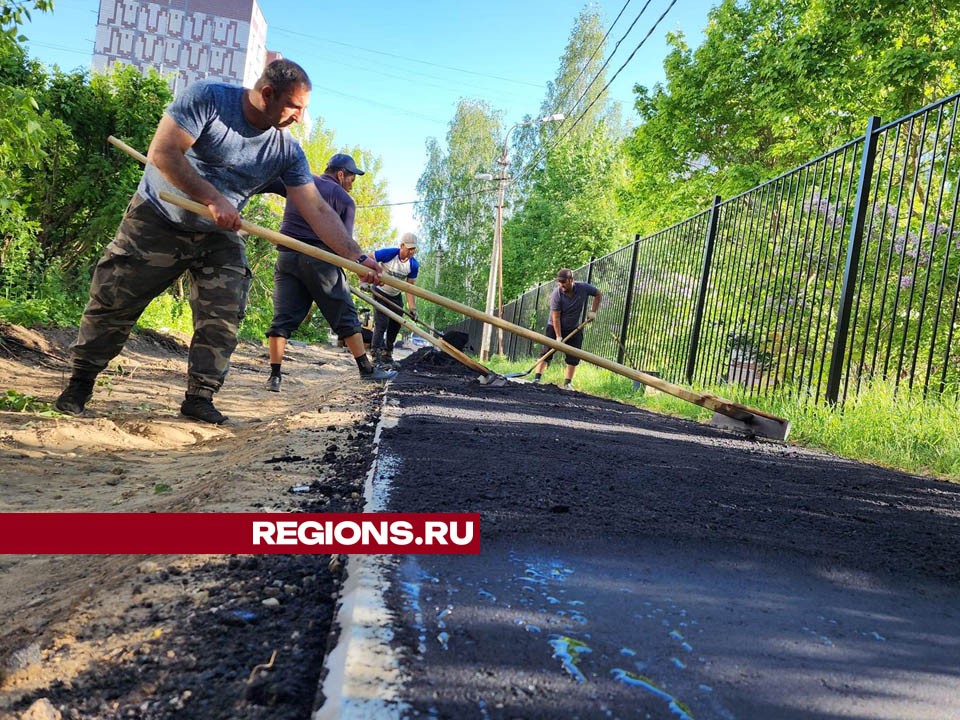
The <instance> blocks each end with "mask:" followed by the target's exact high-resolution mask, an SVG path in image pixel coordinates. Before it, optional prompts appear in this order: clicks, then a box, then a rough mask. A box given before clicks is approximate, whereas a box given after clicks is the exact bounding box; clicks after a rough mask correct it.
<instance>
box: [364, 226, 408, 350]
mask: <svg viewBox="0 0 960 720" xmlns="http://www.w3.org/2000/svg"><path fill="white" fill-rule="evenodd" d="M416 252H417V236H416V235H414V234H413V233H410V232H408V233H404V235H403V237H402V238H400V247H392V248H381V249H380V250H377V251H376V252H375V253H374V254H373V255H374V258H375V259H376V261H377V262H378V263H381V264H382V265H383V272H384V273H385V274H386V275H389V276H390V277H394V278H397V279H398V280H406V281H407V282H408V283H411V284H413V283H414V282H415V281H416V279H417V273H418V272H419V271H420V263H418V262H417V259H416V258H415V257H414V254H415V253H416ZM404 294H405V295H406V296H407V306H408V312H409V313H410V315H411V317H413V318H414V319H416V317H417V297H416V295H414V294H412V293H401V292H400V291H399V290H398V289H397V288H395V287H391V286H390V285H381V286H380V287H375V288H374V289H373V298H374V300H376V301H377V302H379V303H382V304H383V306H384V307H386V308H387V309H388V310H393V311H394V312H395V313H397V314H402V313H403V295H404ZM399 332H400V323H398V322H397V321H396V320H392V319H391V318H389V317H387V316H386V314H385V313H382V312H380V311H379V310H375V311H374V313H373V342H372V343H371V352H372V353H373V360H374V362H376V363H380V364H381V365H386V366H391V367H392V366H393V345H394V343H395V342H396V341H397V334H398V333H399Z"/></svg>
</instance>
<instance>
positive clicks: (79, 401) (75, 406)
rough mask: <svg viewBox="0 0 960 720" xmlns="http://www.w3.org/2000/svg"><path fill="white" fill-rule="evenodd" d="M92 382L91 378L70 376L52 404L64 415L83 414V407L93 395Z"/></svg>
mask: <svg viewBox="0 0 960 720" xmlns="http://www.w3.org/2000/svg"><path fill="white" fill-rule="evenodd" d="M93 383H94V379H93V378H75V377H72V378H70V382H69V383H67V387H66V389H65V390H64V391H63V392H62V393H60V397H58V398H57V400H56V402H54V403H53V406H54V407H55V408H56V409H57V410H59V411H60V412H62V413H64V414H66V415H83V409H84V407H86V405H87V403H88V402H89V401H90V398H92V397H93Z"/></svg>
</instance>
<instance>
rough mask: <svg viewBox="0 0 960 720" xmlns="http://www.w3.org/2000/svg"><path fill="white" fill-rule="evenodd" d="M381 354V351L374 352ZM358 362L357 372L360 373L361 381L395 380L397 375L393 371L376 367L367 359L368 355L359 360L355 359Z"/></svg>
mask: <svg viewBox="0 0 960 720" xmlns="http://www.w3.org/2000/svg"><path fill="white" fill-rule="evenodd" d="M374 352H379V351H376V350H375V351H374ZM354 360H356V361H357V370H359V371H360V379H361V380H371V381H374V380H393V379H394V378H395V377H396V376H397V373H396V372H395V371H393V370H384V369H382V368H378V367H376V366H375V365H374V364H373V363H372V362H370V358H368V357H367V355H366V353H364V354H363V355H361V356H360V357H358V358H354Z"/></svg>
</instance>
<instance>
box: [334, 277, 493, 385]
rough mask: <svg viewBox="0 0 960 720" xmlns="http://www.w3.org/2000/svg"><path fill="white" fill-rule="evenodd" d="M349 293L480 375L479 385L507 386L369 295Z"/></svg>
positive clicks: (446, 343) (462, 354)
mask: <svg viewBox="0 0 960 720" xmlns="http://www.w3.org/2000/svg"><path fill="white" fill-rule="evenodd" d="M350 292H352V293H353V294H354V295H356V296H357V297H358V298H360V299H361V300H363V301H364V302H365V303H368V304H369V305H372V306H373V307H375V308H376V309H377V310H379V311H380V312H382V313H383V314H384V315H386V316H387V317H388V318H390V319H392V320H396V321H397V322H398V323H400V324H401V325H402V326H403V327H405V328H407V330H410V331H411V332H415V333H416V334H417V335H419V336H420V337H422V338H423V339H424V340H426V341H427V342H429V343H430V344H432V345H434V346H436V347H437V349H439V350H442V351H443V352H445V353H447V355H449V356H450V357H452V358H453V359H454V360H457V361H458V362H460V363H462V364H463V365H466V366H467V367H468V368H470V369H471V370H473V371H474V372H478V373H480V377H479V378H477V382H479V383H480V384H481V385H489V386H490V387H503V386H504V385H506V384H507V381H506V380H505V379H504V377H503V376H502V375H497V373H495V372H493V370H491V369H490V368H488V367H485V366H483V365H481V364H480V363H478V362H477V361H476V360H474V359H473V358H471V357H470V356H469V355H467V354H466V353H464V352H462V351H461V350H457V348H455V347H454V346H453V345H451V344H450V343H448V342H447V341H446V340H444V339H442V338H435V337H434V336H433V335H431V334H430V333H428V332H426V331H425V330H421V329H420V328H419V327H417V326H416V325H414V324H413V323H412V322H410V321H409V320H404V318H403V316H402V315H398V314H397V313H395V312H393V311H392V310H391V309H390V308H388V307H386V306H385V305H381V304H380V303H379V302H377V301H376V300H374V299H373V298H372V297H370V296H369V295H364V294H363V293H362V292H360V291H359V290H356V289H355V288H350ZM391 304H392V303H391ZM394 307H396V306H394ZM398 309H399V308H398Z"/></svg>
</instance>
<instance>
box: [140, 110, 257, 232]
mask: <svg viewBox="0 0 960 720" xmlns="http://www.w3.org/2000/svg"><path fill="white" fill-rule="evenodd" d="M193 143H194V139H193V138H192V137H191V136H190V134H189V133H188V132H187V131H186V130H184V129H183V128H182V127H180V126H179V125H177V122H176V121H175V120H174V119H173V118H172V117H170V116H169V115H167V114H166V113H164V115H163V117H161V118H160V124H159V125H158V126H157V132H156V134H154V136H153V140H152V141H151V142H150V148H149V150H147V160H149V161H150V162H151V163H153V164H154V165H155V166H156V167H157V169H158V170H159V171H160V172H162V173H163V175H164V177H165V178H167V180H169V181H170V182H171V183H173V184H174V185H175V186H176V187H178V188H179V189H180V190H182V191H183V192H185V193H186V194H187V195H188V196H189V197H191V198H192V199H194V200H196V201H197V202H199V203H202V204H204V205H206V206H207V208H208V209H209V210H210V212H211V213H213V219H214V220H216V223H217V225H219V226H220V227H222V228H225V229H227V230H239V229H240V212H239V211H238V210H237V208H236V207H234V206H233V204H232V203H231V202H230V201H229V200H227V199H226V198H225V197H224V196H223V195H221V194H220V191H219V190H217V189H216V188H215V187H214V186H213V185H211V184H210V183H209V182H207V181H206V180H204V179H203V178H202V177H201V176H200V174H199V173H198V172H197V171H196V170H194V168H193V166H192V165H191V164H190V163H189V162H187V158H186V157H185V155H184V154H185V153H186V152H187V150H189V149H190V147H191V146H192V145H193Z"/></svg>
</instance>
